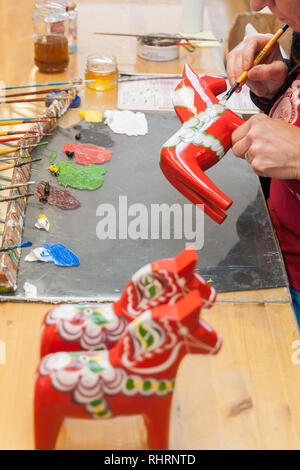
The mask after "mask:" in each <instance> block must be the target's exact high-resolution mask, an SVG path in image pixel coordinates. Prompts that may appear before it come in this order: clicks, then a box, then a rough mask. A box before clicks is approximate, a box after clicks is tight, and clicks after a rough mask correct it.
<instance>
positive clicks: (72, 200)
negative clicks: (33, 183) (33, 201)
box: [35, 181, 81, 209]
mask: <svg viewBox="0 0 300 470" xmlns="http://www.w3.org/2000/svg"><path fill="white" fill-rule="evenodd" d="M35 192H36V194H37V195H38V197H39V200H40V201H41V202H48V204H51V205H52V206H56V207H60V208H61V209H77V207H80V205H81V204H80V202H79V201H78V199H76V197H74V196H73V194H71V193H70V192H69V191H67V190H66V189H61V188H59V187H58V186H53V185H52V184H50V183H47V182H46V181H41V182H40V183H39V184H38V186H37V188H36V190H35Z"/></svg>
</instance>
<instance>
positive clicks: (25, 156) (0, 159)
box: [0, 155, 31, 162]
mask: <svg viewBox="0 0 300 470" xmlns="http://www.w3.org/2000/svg"><path fill="white" fill-rule="evenodd" d="M19 158H31V155H20V156H18V157H11V156H9V157H1V158H0V162H6V161H7V160H18V159H19Z"/></svg>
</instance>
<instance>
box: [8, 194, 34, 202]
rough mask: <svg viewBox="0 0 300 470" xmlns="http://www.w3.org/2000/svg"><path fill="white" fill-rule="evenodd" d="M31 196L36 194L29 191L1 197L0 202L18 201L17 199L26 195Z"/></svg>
mask: <svg viewBox="0 0 300 470" xmlns="http://www.w3.org/2000/svg"><path fill="white" fill-rule="evenodd" d="M30 196H34V194H33V193H27V194H18V196H11V197H0V202H9V201H16V200H17V199H22V198H24V197H30Z"/></svg>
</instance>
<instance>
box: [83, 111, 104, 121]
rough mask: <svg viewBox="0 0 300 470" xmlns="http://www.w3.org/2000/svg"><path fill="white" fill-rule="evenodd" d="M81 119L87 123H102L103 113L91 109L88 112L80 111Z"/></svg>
mask: <svg viewBox="0 0 300 470" xmlns="http://www.w3.org/2000/svg"><path fill="white" fill-rule="evenodd" d="M78 116H79V117H83V118H84V119H85V120H86V122H101V121H102V113H100V111H95V110H94V109H89V110H88V111H79V113H78Z"/></svg>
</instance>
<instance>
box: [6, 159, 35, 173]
mask: <svg viewBox="0 0 300 470" xmlns="http://www.w3.org/2000/svg"><path fill="white" fill-rule="evenodd" d="M40 160H42V159H41V158H34V159H33V160H30V161H29V162H17V163H8V164H7V165H2V166H0V171H4V170H10V168H19V167H20V166H23V165H29V163H33V162H38V161H40Z"/></svg>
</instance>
